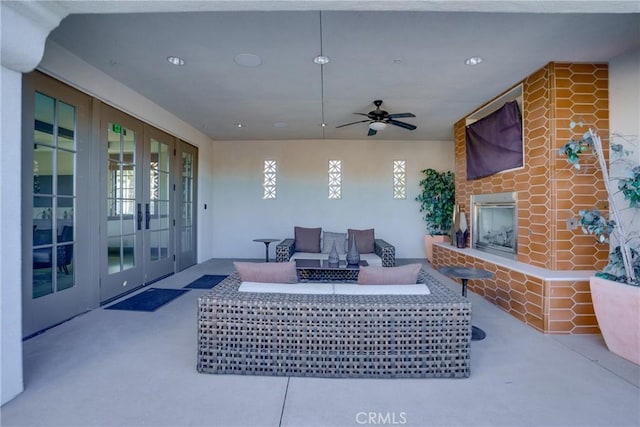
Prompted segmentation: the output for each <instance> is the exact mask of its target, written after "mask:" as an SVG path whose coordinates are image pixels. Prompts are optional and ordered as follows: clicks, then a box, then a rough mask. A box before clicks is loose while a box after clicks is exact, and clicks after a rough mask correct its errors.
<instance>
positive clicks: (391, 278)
mask: <svg viewBox="0 0 640 427" xmlns="http://www.w3.org/2000/svg"><path fill="white" fill-rule="evenodd" d="M421 268H422V264H407V265H402V266H400V267H360V272H359V273H358V284H360V285H404V284H408V283H416V282H417V281H418V273H420V269H421Z"/></svg>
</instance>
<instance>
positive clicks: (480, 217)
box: [471, 192, 518, 259]
mask: <svg viewBox="0 0 640 427" xmlns="http://www.w3.org/2000/svg"><path fill="white" fill-rule="evenodd" d="M471 205H472V207H473V219H472V223H471V228H472V237H473V248H475V249H478V250H481V251H485V252H489V253H493V254H495V255H500V256H503V257H505V258H510V259H516V255H517V252H518V241H517V237H518V223H517V222H518V212H517V195H516V193H515V192H507V193H493V194H478V195H474V196H471Z"/></svg>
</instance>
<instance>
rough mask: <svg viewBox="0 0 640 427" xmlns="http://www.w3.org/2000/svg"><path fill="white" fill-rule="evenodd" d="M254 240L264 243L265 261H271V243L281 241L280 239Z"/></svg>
mask: <svg viewBox="0 0 640 427" xmlns="http://www.w3.org/2000/svg"><path fill="white" fill-rule="evenodd" d="M253 241H254V242H261V243H264V253H265V255H264V262H269V244H270V243H273V242H279V241H280V239H253Z"/></svg>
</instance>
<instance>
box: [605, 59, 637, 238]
mask: <svg viewBox="0 0 640 427" xmlns="http://www.w3.org/2000/svg"><path fill="white" fill-rule="evenodd" d="M609 128H610V129H611V132H612V133H618V134H620V135H625V138H628V139H629V140H630V141H632V142H634V143H635V146H634V145H633V144H629V145H628V146H627V149H630V150H634V153H633V156H634V157H635V160H636V164H640V139H639V136H640V49H636V50H634V51H631V52H626V53H624V54H622V55H620V56H618V57H616V58H614V59H612V60H611V61H610V62H609ZM614 142H617V143H621V142H622V140H621V139H620V138H617V139H615V141H614ZM619 168H620V164H615V165H612V167H611V175H612V176H615V175H616V174H618V175H619V172H618V170H619ZM614 185H615V184H614ZM615 201H616V204H617V206H618V208H619V209H622V211H621V212H620V214H621V215H622V223H624V224H625V227H626V231H627V233H628V232H631V231H634V230H637V227H638V221H639V220H640V215H639V213H638V210H637V209H625V208H627V207H628V206H629V203H628V202H627V201H626V200H624V197H623V196H622V194H618V195H617V196H616V199H615ZM616 245H617V244H612V245H611V247H612V248H614V247H615V246H616Z"/></svg>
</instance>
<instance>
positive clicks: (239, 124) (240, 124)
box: [233, 123, 244, 128]
mask: <svg viewBox="0 0 640 427" xmlns="http://www.w3.org/2000/svg"><path fill="white" fill-rule="evenodd" d="M233 125H234V126H235V127H237V128H243V127H244V125H243V124H242V123H234V124H233Z"/></svg>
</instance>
